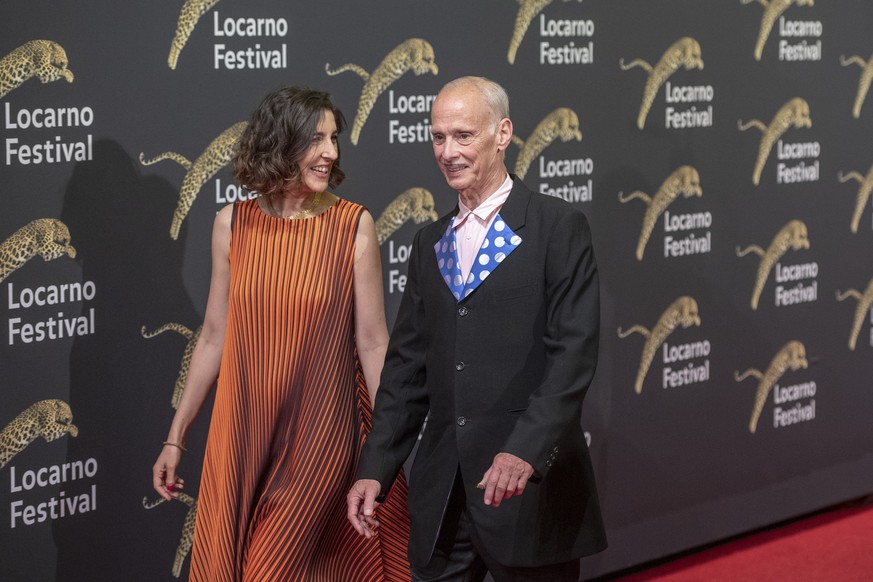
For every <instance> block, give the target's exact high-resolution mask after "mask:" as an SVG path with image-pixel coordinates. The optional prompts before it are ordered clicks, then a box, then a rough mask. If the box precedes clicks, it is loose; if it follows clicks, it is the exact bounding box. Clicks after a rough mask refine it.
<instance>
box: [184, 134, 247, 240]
mask: <svg viewBox="0 0 873 582" xmlns="http://www.w3.org/2000/svg"><path fill="white" fill-rule="evenodd" d="M246 125H248V123H247V122H245V121H241V122H239V123H235V124H234V125H232V126H230V127H229V128H228V129H226V130H224V131H223V132H221V134H220V135H219V136H218V137H216V138H215V139H214V140H212V142H211V143H210V144H209V145H208V146H207V147H206V149H205V150H204V151H203V153H202V154H200V156H199V157H198V158H197V159H196V160H194V163H193V164H192V165H191V169H190V170H188V173H187V174H185V178H184V179H183V180H182V186H181V188H179V203H178V205H177V206H176V210H175V212H174V213H173V221H172V223H171V224H170V237H171V238H173V240H175V239H178V238H179V230H180V229H181V228H182V221H184V220H185V217H187V216H188V211H189V210H191V206H192V205H193V204H194V199H195V198H197V194H198V193H199V192H200V189H201V188H202V187H203V185H204V184H205V183H206V182H207V181H208V180H209V179H210V178H212V177H213V176H214V175H215V174H216V173H218V171H219V170H221V169H222V168H223V167H224V166H226V165H227V164H228V163H229V162H230V161H231V160H232V159H233V155H234V153H235V152H236V144H237V142H238V141H239V138H240V136H241V135H242V132H243V130H244V129H245V128H246Z"/></svg>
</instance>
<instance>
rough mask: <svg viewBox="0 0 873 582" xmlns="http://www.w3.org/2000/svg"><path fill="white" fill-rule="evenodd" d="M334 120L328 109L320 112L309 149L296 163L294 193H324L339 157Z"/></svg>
mask: <svg viewBox="0 0 873 582" xmlns="http://www.w3.org/2000/svg"><path fill="white" fill-rule="evenodd" d="M336 134H337V132H336V120H335V119H334V117H333V112H332V111H330V110H329V109H325V110H324V111H322V114H321V120H320V121H319V122H318V128H317V129H316V131H315V135H313V136H312V142H311V143H310V145H309V149H308V150H306V153H305V154H304V155H303V158H301V160H300V161H299V162H298V163H297V166H298V169H299V170H300V181H299V182H298V184H297V188H295V190H296V191H298V192H299V193H300V194H310V193H312V192H324V191H325V190H327V188H328V182H329V181H330V170H331V168H332V167H333V164H334V162H336V159H337V157H338V156H339V150H338V149H337V135H336Z"/></svg>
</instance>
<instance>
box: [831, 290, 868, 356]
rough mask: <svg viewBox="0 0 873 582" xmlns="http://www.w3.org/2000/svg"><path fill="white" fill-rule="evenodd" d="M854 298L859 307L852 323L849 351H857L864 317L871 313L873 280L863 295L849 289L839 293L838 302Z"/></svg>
mask: <svg viewBox="0 0 873 582" xmlns="http://www.w3.org/2000/svg"><path fill="white" fill-rule="evenodd" d="M849 297H852V298H854V299H857V300H858V305H857V306H856V307H855V318H854V321H853V323H852V331H851V333H850V334H849V349H850V350H852V351H855V347H856V346H857V345H858V336H859V335H860V333H861V326H862V325H864V316H865V315H866V314H867V312H869V311H870V307H871V305H873V279H870V282H869V283H867V288H866V289H865V290H864V292H863V293H859V292H858V291H857V290H856V289H848V290H846V291H845V292H840V291H837V301H844V300H846V299H848V298H849Z"/></svg>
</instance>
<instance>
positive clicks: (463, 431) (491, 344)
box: [358, 176, 606, 566]
mask: <svg viewBox="0 0 873 582" xmlns="http://www.w3.org/2000/svg"><path fill="white" fill-rule="evenodd" d="M512 178H513V187H512V191H511V192H510V195H509V197H508V198H507V200H506V203H505V204H504V205H503V207H502V209H501V210H500V216H501V217H502V218H503V219H504V221H505V222H506V223H507V225H508V226H509V227H510V228H511V229H512V230H513V231H514V232H515V233H516V234H517V235H519V236H520V237H521V238H522V243H521V245H520V246H519V247H518V248H517V249H515V251H514V252H513V253H512V254H510V255H509V256H508V257H507V258H506V259H505V260H504V261H503V263H501V264H500V266H499V267H497V268H495V269H494V270H493V272H492V273H491V274H490V275H489V277H488V278H487V279H486V280H485V281H483V282H482V283H481V285H480V286H479V287H478V288H477V289H476V290H475V291H474V292H473V293H472V294H470V295H469V296H468V297H467V298H465V299H464V300H463V301H460V302H458V301H456V300H455V298H454V297H453V296H452V294H451V292H450V291H449V288H448V286H447V285H446V284H445V282H444V281H443V280H442V277H441V275H440V272H439V269H438V267H437V262H436V255H435V252H434V245H435V244H436V242H437V241H438V240H439V239H440V238H441V237H442V235H443V233H444V232H445V230H446V227H447V225H448V223H449V221H450V220H451V218H452V216H454V215H455V214H456V213H457V208H455V210H454V212H452V213H450V214H448V215H446V216H444V217H442V218H441V219H440V220H438V221H437V222H435V223H433V224H430V225H428V226H426V227H424V228H423V229H421V230H420V231H419V232H418V233H417V234H416V236H415V239H414V241H413V244H412V250H411V254H410V258H409V268H408V278H407V283H406V289H405V290H404V294H403V299H402V300H401V304H400V309H399V312H398V316H397V320H396V323H395V326H394V330H393V332H392V334H391V339H390V343H389V346H388V355H387V357H386V362H385V367H384V369H383V371H382V377H381V383H380V386H379V392H378V394H377V397H376V406H375V411H374V420H373V430H372V431H371V432H370V434H369V436H368V439H367V442H366V444H365V446H364V450H363V452H362V456H361V459H360V464H359V469H358V478H361V479H363V478H368V479H376V480H378V481H379V482H380V483H381V484H382V490H383V492H384V491H386V490H387V488H388V487H390V485H391V483H392V482H393V480H394V478H395V476H396V475H397V473H398V471H399V470H400V468H401V466H402V465H403V463H404V461H405V460H406V459H407V457H408V455H409V454H410V452H411V450H412V448H413V446H414V444H415V441H416V438H417V437H418V435H419V431H420V429H421V427H422V425H423V423H424V422H425V417H427V425H426V428H425V430H424V433H423V434H422V436H421V443H420V446H419V448H418V450H417V453H416V455H415V460H414V462H413V466H412V469H411V471H410V475H409V509H410V517H411V521H412V534H411V535H412V539H411V540H410V559H411V560H412V562H413V563H414V564H416V565H419V566H424V565H425V564H426V563H427V562H428V561H429V559H430V557H431V554H432V552H433V548H434V544H435V541H436V538H437V534H438V533H439V527H440V524H441V522H442V517H443V513H444V511H445V507H446V503H447V501H448V497H449V493H450V492H451V489H452V483H453V480H454V477H455V474H456V472H457V471H458V468H459V467H460V472H461V476H462V479H463V483H464V488H465V492H466V496H467V511H468V516H469V517H470V519H472V521H473V523H474V525H475V528H476V531H477V533H478V534H479V537H480V538H481V540H482V543H483V544H484V545H485V546H486V550H487V551H488V552H489V553H490V554H491V555H492V556H494V557H495V558H496V559H497V560H498V561H499V562H501V563H502V564H504V565H508V566H538V565H545V564H550V563H556V562H563V561H569V560H571V559H573V558H576V557H579V556H583V555H587V554H591V553H594V552H598V551H600V550H602V549H604V548H605V547H606V537H605V533H604V530H603V523H602V519H601V515H600V506H599V502H598V497H597V492H596V489H595V484H594V476H593V471H592V467H591V461H590V458H589V455H588V448H587V446H586V443H585V438H584V434H583V431H582V428H581V426H580V413H581V409H582V400H583V398H584V396H585V393H586V391H587V389H588V386H589V384H590V383H591V379H592V377H593V375H594V369H595V365H596V363H597V350H598V332H599V315H600V313H599V311H600V306H599V285H598V277H597V267H596V264H595V260H594V254H593V250H592V247H591V232H590V229H589V226H588V222H587V221H586V219H585V216H584V215H583V214H582V212H580V211H579V210H577V209H575V208H574V207H572V206H570V205H569V204H567V203H565V202H564V201H562V200H559V199H557V198H552V197H549V196H545V195H542V194H535V193H532V192H531V191H530V190H528V188H527V187H526V186H525V185H524V184H522V182H521V181H520V180H519V179H518V178H516V177H515V176H513V177H512ZM499 452H507V453H511V454H513V455H516V456H518V457H521V458H522V459H524V460H526V461H527V462H529V463H530V464H531V465H533V467H534V468H535V469H536V472H537V473H538V477H539V478H538V479H536V480H535V481H536V482H530V483H528V485H527V488H526V489H525V491H524V493H523V494H522V495H521V496H516V497H512V498H511V499H508V500H504V501H503V502H502V503H501V505H500V507H497V508H495V507H490V506H486V505H485V504H484V503H483V501H482V491H480V490H478V489H476V484H477V483H478V482H479V480H480V479H481V478H482V476H483V474H484V473H485V471H486V470H487V469H488V467H489V466H490V465H491V462H492V461H493V459H494V456H495V455H496V454H497V453H499Z"/></svg>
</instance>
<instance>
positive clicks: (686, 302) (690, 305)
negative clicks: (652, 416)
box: [618, 296, 700, 394]
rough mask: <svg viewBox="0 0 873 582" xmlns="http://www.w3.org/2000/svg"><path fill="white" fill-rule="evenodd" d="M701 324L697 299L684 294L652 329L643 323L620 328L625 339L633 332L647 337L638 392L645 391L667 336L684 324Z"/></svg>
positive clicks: (638, 379)
mask: <svg viewBox="0 0 873 582" xmlns="http://www.w3.org/2000/svg"><path fill="white" fill-rule="evenodd" d="M692 325H694V326H700V311H699V309H698V307H697V301H695V300H694V298H693V297H688V296H683V297H680V298H679V299H677V300H676V301H674V302H673V303H671V304H670V306H669V307H667V309H665V310H664V313H662V314H661V317H659V318H658V321H657V323H655V327H653V328H652V330H651V331H649V330H648V329H646V328H645V327H643V326H641V325H633V326H631V327H630V328H628V329H627V330H626V331H624V330H622V329H621V328H620V327H619V328H618V337H619V338H621V339H624V338H626V337H628V336H629V335H630V334H632V333H638V334H640V335H642V336H643V337H644V338H646V343H645V344H644V345H643V353H642V355H641V357H640V366H639V368H638V370H637V379H636V382H635V383H634V389H635V390H636V392H637V394H640V393H641V392H642V391H643V380H645V379H646V374H648V373H649V368H650V367H651V366H652V362H653V361H654V360H655V354H657V353H658V348H659V347H661V344H663V343H664V342H665V341H666V340H667V338H668V337H669V336H670V334H671V333H673V332H674V331H675V330H676V328H678V327H679V326H682V327H683V328H688V327H691V326H692Z"/></svg>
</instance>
